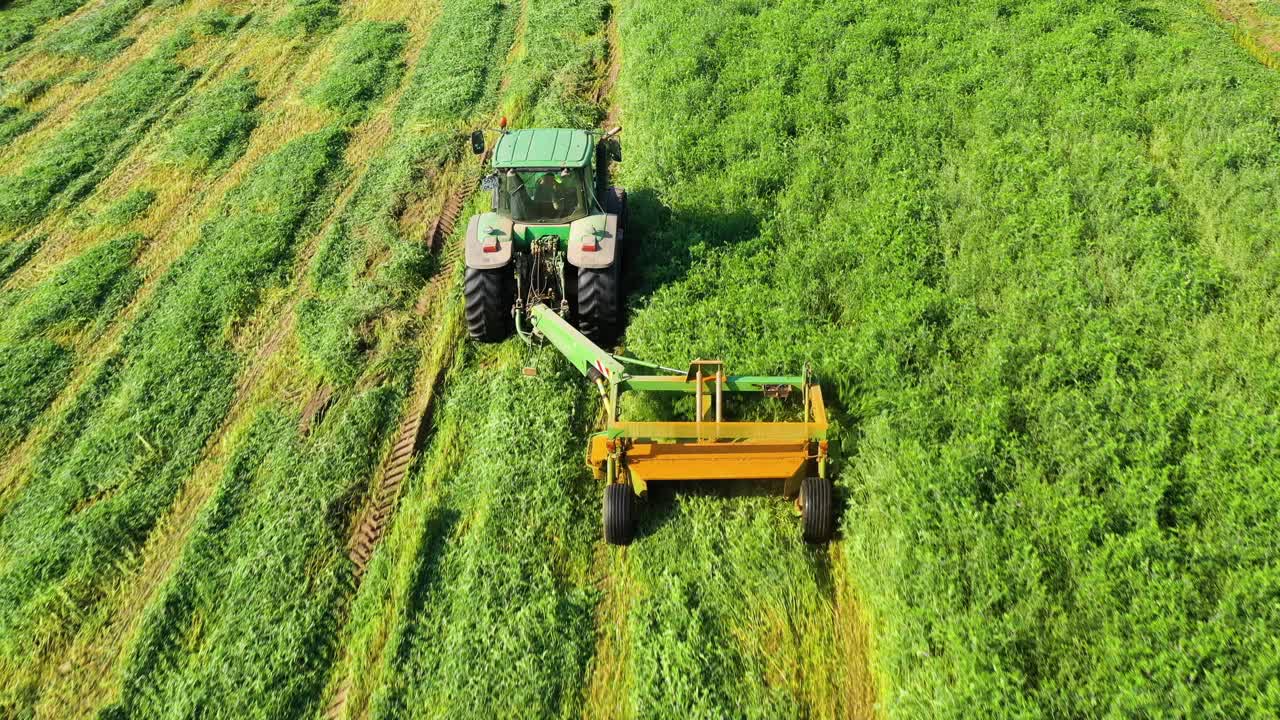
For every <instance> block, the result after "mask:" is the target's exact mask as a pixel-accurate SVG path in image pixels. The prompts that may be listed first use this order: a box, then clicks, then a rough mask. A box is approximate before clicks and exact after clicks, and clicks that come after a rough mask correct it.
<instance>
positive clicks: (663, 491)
mask: <svg viewBox="0 0 1280 720" xmlns="http://www.w3.org/2000/svg"><path fill="white" fill-rule="evenodd" d="M833 489H834V490H835V492H834V493H833V495H832V506H833V507H832V511H833V512H834V514H835V517H836V528H835V532H834V534H833V535H832V536H831V542H836V541H838V540H840V539H841V538H842V536H843V534H842V533H841V531H840V519H841V517H843V514H844V508H845V505H844V502H845V497H844V493H843V492H842V491H841V489H840V487H839V486H836V487H835V488H833ZM682 497H685V498H689V497H708V498H714V499H715V500H717V501H723V502H730V501H732V500H734V499H737V498H750V497H768V498H772V499H773V500H774V501H775V502H777V503H779V505H783V506H788V507H790V506H793V505H794V503H795V498H793V497H787V496H786V495H784V494H783V493H782V483H781V482H779V481H760V480H728V481H725V480H714V481H713V480H689V481H679V482H657V483H652V484H650V485H649V490H648V492H647V493H646V494H645V497H644V499H643V500H641V501H640V503H639V505H638V506H637V510H638V511H639V512H638V517H637V522H636V532H635V537H634V540H633V542H641V541H643V540H644V539H645V538H647V537H649V536H650V535H653V534H656V533H658V532H659V531H660V530H661V529H662V527H663V526H664V525H666V524H667V523H669V522H671V521H672V520H673V519H674V517H675V516H676V515H677V514H678V513H679V505H678V502H679V498H682ZM795 526H796V527H795V535H796V542H801V537H800V536H801V522H800V517H799V513H797V514H796V518H795ZM810 547H812V548H815V549H824V548H825V547H826V545H825V544H823V545H812V546H810Z"/></svg>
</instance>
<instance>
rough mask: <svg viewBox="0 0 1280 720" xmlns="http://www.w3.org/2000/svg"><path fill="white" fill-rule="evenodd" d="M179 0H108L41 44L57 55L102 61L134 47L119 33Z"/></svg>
mask: <svg viewBox="0 0 1280 720" xmlns="http://www.w3.org/2000/svg"><path fill="white" fill-rule="evenodd" d="M181 2H182V0H110V1H109V2H105V3H102V4H100V5H99V6H98V7H95V8H93V9H92V10H90V11H89V12H87V13H84V14H83V15H81V16H80V17H77V18H75V19H74V20H72V21H71V22H68V23H67V24H65V25H63V26H61V27H59V28H58V29H57V30H55V31H54V32H52V33H50V34H49V37H48V38H47V39H46V40H45V41H44V42H43V43H42V46H43V47H42V49H43V50H45V51H46V52H49V53H53V54H56V55H66V56H70V57H81V58H86V59H89V60H96V61H99V62H100V61H104V60H107V59H109V58H111V57H112V56H114V55H115V54H116V53H118V52H120V51H121V50H123V49H125V48H127V47H129V45H131V44H132V43H133V38H130V37H124V36H121V35H120V32H121V31H122V30H123V29H124V28H125V26H127V25H128V24H129V23H130V22H132V21H133V19H134V18H136V17H137V16H138V14H139V13H141V12H142V11H143V10H146V9H147V8H148V7H150V6H156V7H157V8H161V9H163V8H165V7H172V6H174V5H178V4H181Z"/></svg>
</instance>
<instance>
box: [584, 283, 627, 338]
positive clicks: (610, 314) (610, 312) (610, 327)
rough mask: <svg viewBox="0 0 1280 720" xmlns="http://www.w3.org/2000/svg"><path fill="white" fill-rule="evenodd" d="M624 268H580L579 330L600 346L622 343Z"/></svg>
mask: <svg viewBox="0 0 1280 720" xmlns="http://www.w3.org/2000/svg"><path fill="white" fill-rule="evenodd" d="M620 270H621V265H620V263H617V262H615V263H614V264H613V266H612V267H607V268H600V269H599V270H593V269H590V268H578V330H580V331H581V332H582V334H583V335H586V336H587V337H588V338H590V339H591V341H592V342H594V343H595V344H597V345H601V346H604V347H606V348H607V347H609V346H611V345H613V344H614V343H615V342H617V340H618V326H619V322H618V320H619V318H618V315H619V312H620V310H621V309H622V307H621V306H622V303H621V299H622V287H621V286H622V283H621V277H620V276H621V272H620Z"/></svg>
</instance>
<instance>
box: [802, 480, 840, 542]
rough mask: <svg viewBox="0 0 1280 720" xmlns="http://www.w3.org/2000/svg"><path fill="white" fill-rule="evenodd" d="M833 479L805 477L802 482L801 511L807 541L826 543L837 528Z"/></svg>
mask: <svg viewBox="0 0 1280 720" xmlns="http://www.w3.org/2000/svg"><path fill="white" fill-rule="evenodd" d="M831 490H832V488H831V481H830V480H824V479H822V478H816V477H810V478H805V479H804V481H803V482H802V483H800V511H801V515H802V522H803V524H804V539H805V542H811V543H824V542H826V541H828V540H830V539H831V534H832V531H833V530H834V529H835V513H834V511H833V508H832V505H831V494H832V492H831Z"/></svg>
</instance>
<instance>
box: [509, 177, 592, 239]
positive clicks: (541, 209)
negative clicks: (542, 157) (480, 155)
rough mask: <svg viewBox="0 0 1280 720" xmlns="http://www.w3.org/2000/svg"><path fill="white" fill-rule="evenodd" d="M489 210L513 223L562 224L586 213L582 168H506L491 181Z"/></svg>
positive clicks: (588, 201) (588, 203)
mask: <svg viewBox="0 0 1280 720" xmlns="http://www.w3.org/2000/svg"><path fill="white" fill-rule="evenodd" d="M495 180H496V181H497V182H496V185H497V187H496V188H494V197H493V210H494V212H496V213H498V214H499V215H505V216H508V217H510V218H511V219H512V220H513V221H514V222H518V223H525V224H529V225H547V224H551V225H563V224H567V223H571V222H573V221H574V220H577V219H579V218H581V217H584V216H586V215H588V214H589V213H590V210H591V204H592V201H594V200H595V198H594V197H588V192H587V187H588V186H589V185H590V181H589V179H588V178H587V173H586V168H574V169H570V168H567V167H566V168H561V169H555V168H522V169H516V168H509V169H507V170H505V171H499V172H498V173H497V177H496V178H495Z"/></svg>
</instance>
